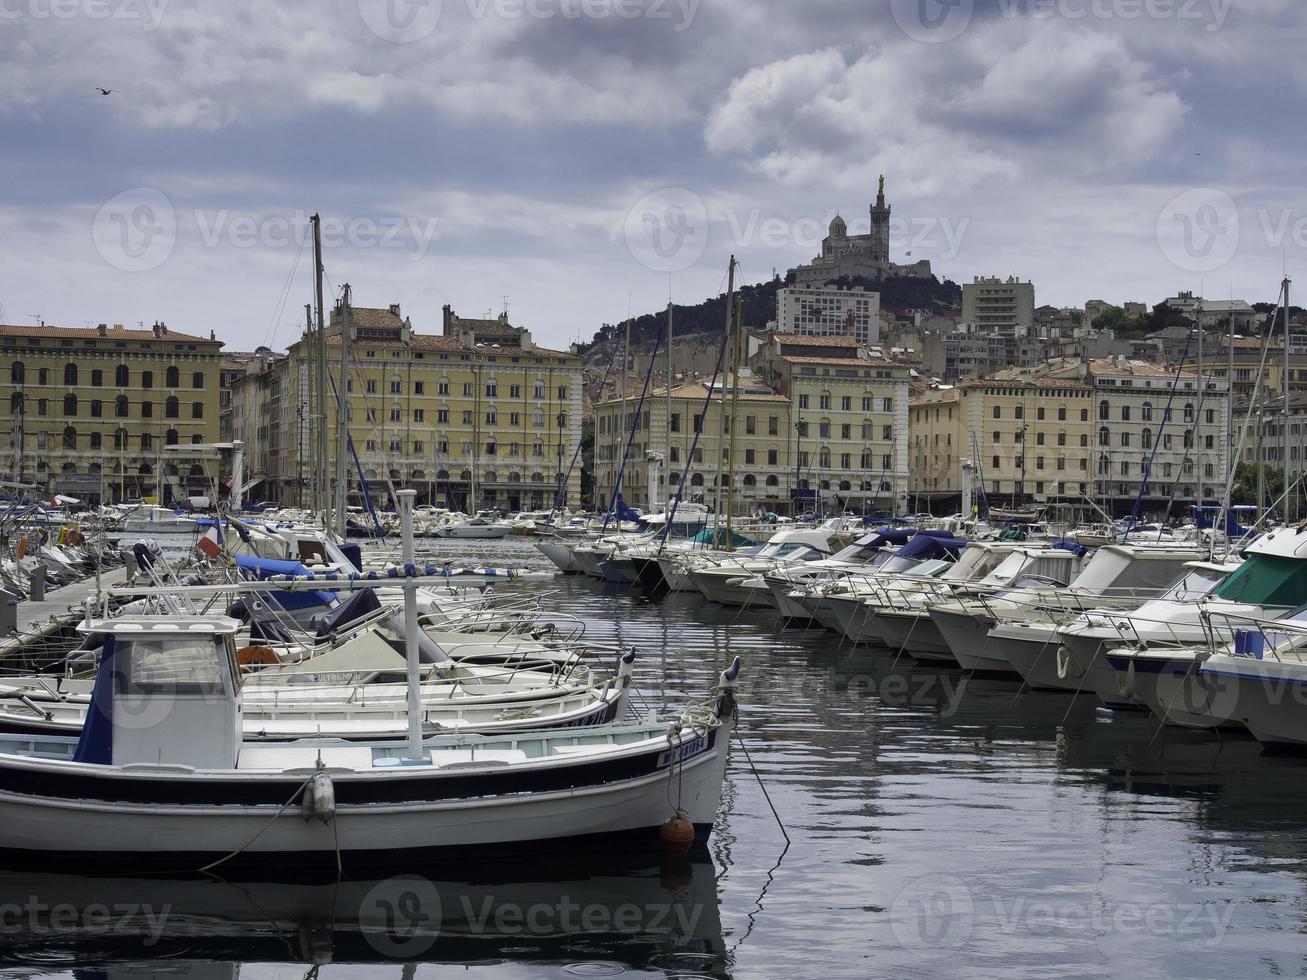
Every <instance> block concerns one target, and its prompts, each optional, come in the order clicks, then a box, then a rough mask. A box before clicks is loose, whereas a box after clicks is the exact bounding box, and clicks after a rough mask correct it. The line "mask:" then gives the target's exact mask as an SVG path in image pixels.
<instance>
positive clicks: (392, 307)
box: [390, 303, 399, 317]
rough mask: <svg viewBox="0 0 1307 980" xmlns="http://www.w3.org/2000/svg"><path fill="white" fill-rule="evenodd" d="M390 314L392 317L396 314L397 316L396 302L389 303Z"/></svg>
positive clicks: (397, 305) (397, 306)
mask: <svg viewBox="0 0 1307 980" xmlns="http://www.w3.org/2000/svg"><path fill="white" fill-rule="evenodd" d="M390 315H391V316H394V317H398V316H399V304H398V303H391V304H390Z"/></svg>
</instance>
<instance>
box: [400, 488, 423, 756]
mask: <svg viewBox="0 0 1307 980" xmlns="http://www.w3.org/2000/svg"><path fill="white" fill-rule="evenodd" d="M417 493H418V492H417V491H416V490H414V489H412V488H405V489H403V490H399V491H396V494H395V495H396V496H397V497H399V522H400V529H401V534H402V535H403V545H404V565H405V566H408V565H412V564H413V498H414V497H416V496H417ZM404 651H405V654H406V657H407V660H408V754H409V758H411V759H420V758H422V690H421V686H420V682H419V680H418V591H417V585H416V584H414V582H413V578H412V576H410V575H407V574H406V575H405V576H404Z"/></svg>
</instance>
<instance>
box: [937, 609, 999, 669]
mask: <svg viewBox="0 0 1307 980" xmlns="http://www.w3.org/2000/svg"><path fill="white" fill-rule="evenodd" d="M930 618H931V619H932V620H934V622H935V625H936V626H938V627H939V632H940V635H941V636H943V637H944V640H945V642H947V643H948V648H949V650H951V651H952V653H953V656H954V657H955V658H957V662H958V666H960V667H961V668H962V669H963V670H970V671H974V672H981V671H983V672H985V673H988V674H1006V675H1008V676H1011V677H1017V676H1018V675H1017V672H1016V671H1015V670H1013V669H1012V665H1011V664H1010V663H1008V662H1007V661H1006V660H1004V659H1002V653H1001V651H1000V650H999V649H997V648H995V646H994V644H993V643H992V642H990V639H989V631H990V630H991V629H992V628H993V626H994V621H993V620H992V619H990V618H989V617H988V616H987V615H984V614H975V613H972V612H971V611H970V610H967V611H965V612H964V611H960V610H952V609H940V608H938V607H936V608H934V609H932V610H931V611H930Z"/></svg>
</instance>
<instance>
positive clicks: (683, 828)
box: [658, 813, 694, 854]
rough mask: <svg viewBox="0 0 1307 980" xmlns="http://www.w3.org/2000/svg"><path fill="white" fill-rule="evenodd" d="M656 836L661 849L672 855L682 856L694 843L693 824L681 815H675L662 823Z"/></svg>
mask: <svg viewBox="0 0 1307 980" xmlns="http://www.w3.org/2000/svg"><path fill="white" fill-rule="evenodd" d="M658 836H659V837H661V838H662V841H663V847H664V848H666V849H667V850H668V851H671V852H672V853H673V854H683V853H685V852H686V851H688V850H689V849H690V845H691V844H693V843H694V824H692V823H690V821H689V819H688V818H687V817H686V816H685V814H683V813H675V814H673V815H672V816H670V817H668V818H667V819H666V820H664V821H663V825H662V827H661V828H659V831H658Z"/></svg>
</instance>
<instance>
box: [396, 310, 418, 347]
mask: <svg viewBox="0 0 1307 980" xmlns="http://www.w3.org/2000/svg"><path fill="white" fill-rule="evenodd" d="M391 309H393V310H394V311H395V315H396V316H398V315H399V306H398V304H396V305H395V306H393V307H391ZM399 339H400V340H402V341H403V342H404V343H406V344H407V343H409V342H410V341H411V340H412V339H413V320H412V318H410V317H404V322H403V323H401V324H400V325H399Z"/></svg>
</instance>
